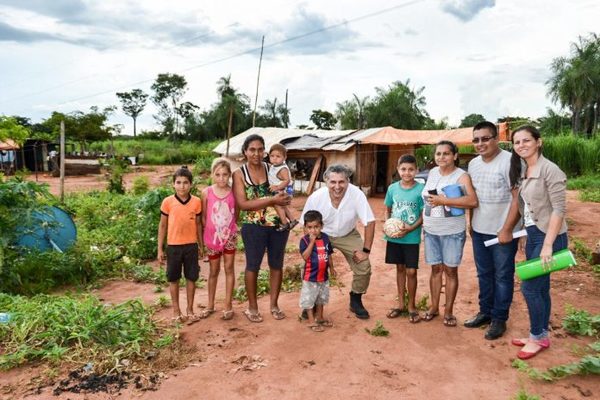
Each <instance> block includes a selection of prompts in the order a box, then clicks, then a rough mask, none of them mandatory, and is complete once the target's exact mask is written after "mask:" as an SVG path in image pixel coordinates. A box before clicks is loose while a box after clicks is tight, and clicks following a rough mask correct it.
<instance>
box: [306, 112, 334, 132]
mask: <svg viewBox="0 0 600 400" xmlns="http://www.w3.org/2000/svg"><path fill="white" fill-rule="evenodd" d="M310 120H311V122H312V123H313V124H315V126H316V127H317V129H325V130H332V129H334V128H335V124H336V123H337V119H336V118H335V116H334V115H333V114H332V113H330V112H329V111H325V110H312V114H311V115H310Z"/></svg>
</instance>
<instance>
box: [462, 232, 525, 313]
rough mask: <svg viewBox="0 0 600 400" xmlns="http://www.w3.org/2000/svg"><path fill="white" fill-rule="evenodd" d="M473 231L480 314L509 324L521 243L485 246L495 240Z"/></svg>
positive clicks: (513, 242)
mask: <svg viewBox="0 0 600 400" xmlns="http://www.w3.org/2000/svg"><path fill="white" fill-rule="evenodd" d="M495 237H496V235H486V234H483V233H478V232H475V231H473V233H472V235H471V238H472V242H473V255H474V257H475V266H476V267H477V278H478V279H479V312H480V313H482V314H485V315H487V316H490V317H492V319H494V320H499V321H507V320H508V311H509V309H510V304H511V303H512V298H513V292H514V287H515V285H514V274H515V254H516V253H517V245H518V240H517V239H515V240H513V241H512V242H510V243H508V244H495V245H493V246H490V247H485V245H484V244H483V242H484V241H486V240H489V239H493V238H495Z"/></svg>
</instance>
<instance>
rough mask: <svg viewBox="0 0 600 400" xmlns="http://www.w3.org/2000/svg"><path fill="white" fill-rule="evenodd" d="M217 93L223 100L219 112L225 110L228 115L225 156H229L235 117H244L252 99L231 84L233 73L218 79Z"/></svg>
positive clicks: (221, 112) (218, 108)
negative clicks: (244, 112) (244, 111)
mask: <svg viewBox="0 0 600 400" xmlns="http://www.w3.org/2000/svg"><path fill="white" fill-rule="evenodd" d="M217 85H218V86H217V93H218V94H219V96H220V97H221V102H220V104H219V106H218V107H217V110H219V111H220V112H219V114H221V115H222V114H223V111H226V115H227V149H226V151H225V156H226V157H228V156H229V140H230V139H231V134H232V132H233V126H234V123H235V119H234V117H235V116H236V114H237V115H238V117H241V118H238V119H243V110H244V109H245V108H246V107H248V106H247V104H248V103H249V101H250V99H249V98H248V96H246V95H244V94H240V93H238V92H237V90H236V89H235V88H234V87H233V86H232V85H231V74H230V75H227V76H223V77H221V78H220V79H219V80H218V81H217Z"/></svg>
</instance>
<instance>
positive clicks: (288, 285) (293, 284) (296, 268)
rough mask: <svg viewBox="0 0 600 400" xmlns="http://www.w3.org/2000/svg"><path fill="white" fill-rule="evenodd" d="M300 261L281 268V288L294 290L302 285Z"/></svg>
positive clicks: (288, 290) (287, 290) (286, 290)
mask: <svg viewBox="0 0 600 400" xmlns="http://www.w3.org/2000/svg"><path fill="white" fill-rule="evenodd" d="M302 265H303V264H302V263H298V264H295V265H293V266H290V267H284V268H283V277H282V282H281V290H283V291H284V292H294V291H297V290H300V288H301V287H302Z"/></svg>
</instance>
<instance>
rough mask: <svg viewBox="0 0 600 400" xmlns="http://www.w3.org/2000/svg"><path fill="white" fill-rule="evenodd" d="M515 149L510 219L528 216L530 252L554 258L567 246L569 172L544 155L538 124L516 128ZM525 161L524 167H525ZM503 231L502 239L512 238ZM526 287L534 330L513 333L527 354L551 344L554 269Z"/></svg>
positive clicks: (524, 355)
mask: <svg viewBox="0 0 600 400" xmlns="http://www.w3.org/2000/svg"><path fill="white" fill-rule="evenodd" d="M512 143H513V151H512V158H511V167H510V183H511V186H512V187H513V188H516V189H518V196H517V197H515V199H514V200H513V203H512V205H511V211H510V213H509V215H508V220H509V221H511V220H512V221H511V222H514V223H516V222H517V221H518V219H519V216H521V217H522V218H523V222H524V225H525V227H526V229H527V244H526V246H525V256H526V258H527V259H528V260H530V259H532V258H537V257H540V259H541V262H542V263H543V264H544V265H549V264H550V263H551V262H552V253H555V252H557V251H559V250H562V249H565V248H567V224H566V223H565V211H566V189H567V177H566V175H565V173H564V172H563V171H561V170H560V168H559V167H558V166H557V165H556V164H554V163H553V162H551V161H549V160H547V159H546V158H544V156H543V155H542V139H541V138H540V133H539V131H538V130H537V129H536V128H534V127H533V126H529V125H524V126H521V127H519V128H517V129H516V130H515V131H514V132H513V135H512ZM522 161H524V162H525V164H524V165H525V168H524V169H523V168H522ZM504 236H508V234H507V233H505V232H504V234H503V232H500V235H499V240H500V242H501V243H504V242H506V241H507V240H511V239H512V238H510V239H509V238H507V237H504ZM521 292H522V293H523V297H524V298H525V301H526V302H527V309H528V311H529V323H530V333H529V337H528V338H525V339H513V340H512V343H513V344H514V345H516V346H522V349H521V350H520V351H519V353H518V354H517V356H518V357H519V358H520V359H523V360H525V359H528V358H531V357H534V356H535V355H536V354H538V353H539V352H541V351H542V350H544V349H547V348H548V347H550V339H549V337H548V324H549V320H550V308H551V300H550V274H545V275H542V276H539V277H537V278H533V279H528V280H524V281H523V282H522V283H521Z"/></svg>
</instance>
